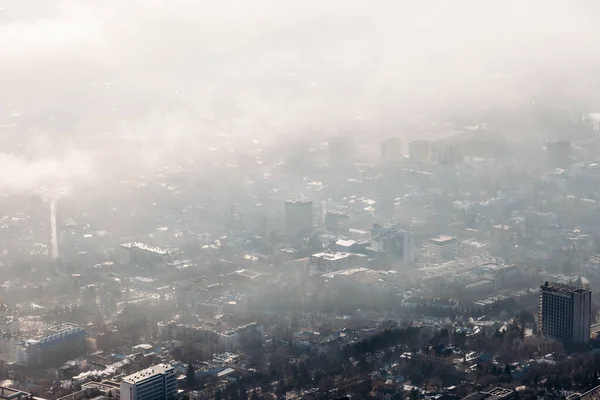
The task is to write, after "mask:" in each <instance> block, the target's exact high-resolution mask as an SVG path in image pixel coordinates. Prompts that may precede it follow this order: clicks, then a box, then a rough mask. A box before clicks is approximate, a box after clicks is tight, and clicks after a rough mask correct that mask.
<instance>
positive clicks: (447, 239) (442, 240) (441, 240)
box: [431, 235, 456, 244]
mask: <svg viewBox="0 0 600 400" xmlns="http://www.w3.org/2000/svg"><path fill="white" fill-rule="evenodd" d="M455 241H456V238H455V237H452V236H447V235H440V236H438V237H435V238H433V239H431V242H432V243H434V244H449V243H452V242H455Z"/></svg>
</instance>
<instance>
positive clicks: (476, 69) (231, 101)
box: [0, 0, 600, 180]
mask: <svg viewBox="0 0 600 400" xmlns="http://www.w3.org/2000/svg"><path fill="white" fill-rule="evenodd" d="M598 11H600V7H599V5H598V3H597V1H594V0H589V1H576V0H574V1H565V0H527V1H524V0H502V1H500V0H490V1H482V0H454V1H446V0H419V1H406V0H396V1H382V0H370V1H364V0H354V1H342V0H318V1H301V0H293V1H292V0H221V1H205V0H169V1H166V0H161V1H159V0H74V1H56V0H18V1H15V0H0V85H1V86H2V88H3V89H2V91H1V93H0V104H2V108H1V109H0V125H6V124H11V123H17V124H18V128H17V129H16V130H17V131H18V132H19V134H20V138H21V139H22V138H23V137H25V138H27V139H30V137H31V136H33V137H35V138H36V141H37V140H38V138H43V140H42V141H43V142H44V143H45V144H44V145H43V146H39V147H40V149H42V150H41V151H37V153H36V157H41V158H44V157H50V158H51V157H53V156H52V154H50V153H51V151H50V149H52V148H56V147H57V144H60V145H61V146H62V145H63V144H64V143H67V149H68V151H63V153H64V154H63V155H61V156H60V157H61V160H80V159H82V158H85V156H84V155H83V154H84V153H85V154H86V156H90V154H89V153H90V151H91V150H90V149H85V141H84V140H82V139H81V138H86V139H87V138H88V137H89V136H91V135H98V134H104V133H107V132H111V133H113V135H122V134H128V135H144V136H145V137H147V138H149V139H152V140H153V141H154V142H155V144H156V146H149V149H148V151H151V150H152V151H154V152H156V151H159V152H160V149H162V148H164V147H165V146H166V145H167V144H171V145H174V144H175V143H177V144H179V143H181V142H182V141H190V140H193V141H194V143H196V144H199V145H201V146H204V145H205V143H206V142H208V141H210V137H211V135H213V134H214V133H216V132H220V131H222V132H226V133H235V134H239V135H247V136H248V137H250V136H261V135H270V136H271V137H278V136H281V135H285V134H297V133H298V132H303V131H305V130H306V129H309V128H311V129H315V127H316V128H317V130H320V131H322V132H328V131H332V130H339V129H348V128H352V127H355V126H360V127H361V129H366V130H368V129H377V127H378V126H379V124H382V123H385V120H386V119H394V118H397V119H401V118H404V117H405V116H410V115H411V114H412V113H420V112H423V111H424V110H428V109H431V110H433V111H436V110H439V109H440V108H448V107H450V108H452V107H456V106H464V105H475V104H476V105H478V106H481V105H486V106H489V107H496V106H513V105H514V104H519V103H528V102H530V101H531V96H532V95H535V94H536V93H538V92H543V91H546V90H560V91H561V92H563V93H564V95H565V96H567V97H568V98H574V99H578V98H585V97H586V95H585V93H584V92H586V91H592V86H591V85H592V84H594V85H595V83H596V82H595V80H596V78H595V76H594V75H595V74H596V72H595V71H596V70H597V67H598V66H599V65H598V54H600V52H599V50H600V28H599V27H598V24H597V23H596V20H595V15H597V12H598ZM51 118H53V119H52V120H50V119H51ZM48 121H53V122H48ZM174 127H176V129H175V128H174ZM14 130H15V129H13V131H14ZM32 131H33V133H32ZM11 132H12V131H11ZM0 133H2V130H0ZM58 137H60V139H58ZM77 152H80V154H76V155H74V153H77ZM46 153H48V154H46ZM157 154H158V153H157ZM155 156H156V155H155ZM91 157H93V156H91ZM4 158H7V157H4ZM43 162H51V161H47V160H44V161H43ZM44 165H46V164H44ZM56 165H57V167H56V168H59V167H60V162H57V164H56ZM46 170H47V168H46ZM86 173H87V172H86ZM32 179H33V178H32ZM34 180H35V179H34Z"/></svg>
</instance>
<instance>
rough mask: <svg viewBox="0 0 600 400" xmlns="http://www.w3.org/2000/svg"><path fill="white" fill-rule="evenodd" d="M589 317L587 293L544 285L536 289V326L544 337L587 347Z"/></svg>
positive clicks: (590, 309) (558, 286) (561, 285)
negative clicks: (538, 304)
mask: <svg viewBox="0 0 600 400" xmlns="http://www.w3.org/2000/svg"><path fill="white" fill-rule="evenodd" d="M591 315H592V292H591V290H588V289H583V288H576V287H573V286H567V285H564V284H552V283H548V282H546V283H545V284H544V285H543V286H541V287H540V313H539V325H540V331H541V333H542V334H543V335H544V336H548V337H551V338H554V339H558V340H565V341H569V342H573V343H587V342H588V341H589V340H590V326H591Z"/></svg>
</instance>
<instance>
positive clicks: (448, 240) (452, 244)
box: [429, 236, 458, 263]
mask: <svg viewBox="0 0 600 400" xmlns="http://www.w3.org/2000/svg"><path fill="white" fill-rule="evenodd" d="M456 257H458V239H456V238H455V237H452V236H438V237H435V238H433V239H431V240H430V241H429V259H430V261H431V262H432V263H443V262H448V261H454V260H456Z"/></svg>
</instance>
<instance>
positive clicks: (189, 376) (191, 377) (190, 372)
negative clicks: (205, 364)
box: [185, 362, 196, 388]
mask: <svg viewBox="0 0 600 400" xmlns="http://www.w3.org/2000/svg"><path fill="white" fill-rule="evenodd" d="M185 382H186V384H187V386H188V387H189V388H193V387H195V386H196V371H194V367H193V366H192V363H191V362H190V363H189V364H188V367H187V372H186V374H185Z"/></svg>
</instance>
